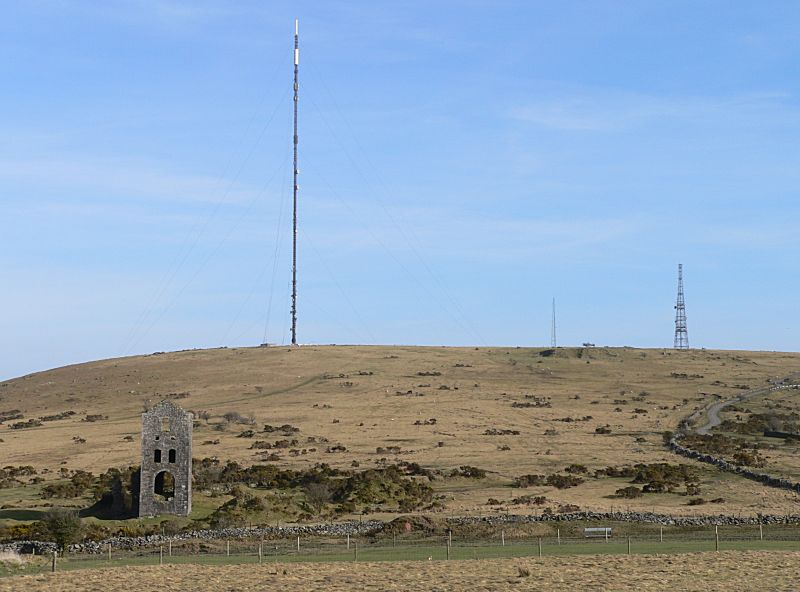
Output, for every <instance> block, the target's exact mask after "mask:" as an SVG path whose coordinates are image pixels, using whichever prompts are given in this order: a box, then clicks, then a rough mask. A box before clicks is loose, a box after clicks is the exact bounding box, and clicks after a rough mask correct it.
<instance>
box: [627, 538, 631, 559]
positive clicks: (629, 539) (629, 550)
mask: <svg viewBox="0 0 800 592" xmlns="http://www.w3.org/2000/svg"><path fill="white" fill-rule="evenodd" d="M630 554H631V537H628V555H630Z"/></svg>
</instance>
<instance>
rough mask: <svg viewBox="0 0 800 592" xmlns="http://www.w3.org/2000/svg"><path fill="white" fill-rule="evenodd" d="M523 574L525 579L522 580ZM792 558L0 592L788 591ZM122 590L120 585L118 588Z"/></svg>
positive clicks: (84, 580)
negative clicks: (125, 590)
mask: <svg viewBox="0 0 800 592" xmlns="http://www.w3.org/2000/svg"><path fill="white" fill-rule="evenodd" d="M525 573H529V574H530V575H527V576H526V575H522V574H525ZM799 578H800V553H795V552H793V553H777V552H755V551H752V552H732V551H731V552H722V553H693V554H686V555H669V556H665V555H661V556H658V555H640V556H636V555H634V556H630V557H627V556H577V557H576V556H572V557H546V558H543V559H493V560H476V561H469V560H468V561H449V562H445V561H431V562H427V561H426V562H395V563H328V564H319V563H316V564H309V563H307V564H273V565H269V566H266V565H262V566H259V565H236V566H230V565H227V566H213V567H212V566H196V565H181V566H178V565H169V566H163V567H159V566H154V567H124V568H114V569H94V570H81V571H75V572H66V573H58V574H47V575H42V576H14V577H9V578H5V579H2V580H0V591H2V592H6V591H8V592H11V591H16V590H27V591H30V592H36V591H39V590H41V591H48V592H82V591H87V592H88V591H97V592H112V591H116V590H119V589H120V587H122V586H123V585H124V586H125V587H129V588H132V589H134V588H135V589H136V590H142V591H145V590H170V591H171V592H194V591H205V590H208V591H212V590H213V591H215V592H217V591H225V592H234V591H236V592H251V591H252V592H255V591H261V590H272V589H274V590H287V591H294V590H327V591H329V592H338V591H343V592H345V591H346V592H353V591H354V590H397V591H400V590H404V591H417V590H419V591H421V590H459V591H473V590H476V591H477V590H481V591H484V590H618V591H624V590H639V591H642V590H643V591H648V590H650V591H656V590H659V591H660V590H704V591H707V592H711V591H726V592H731V591H738V590H754V589H758V590H763V591H782V590H786V591H788V590H796V589H797V581H798V579H799ZM123 582H124V584H122V583H123Z"/></svg>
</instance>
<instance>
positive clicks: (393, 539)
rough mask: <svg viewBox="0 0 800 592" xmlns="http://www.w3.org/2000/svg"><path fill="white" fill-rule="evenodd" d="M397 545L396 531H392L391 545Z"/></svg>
mask: <svg viewBox="0 0 800 592" xmlns="http://www.w3.org/2000/svg"><path fill="white" fill-rule="evenodd" d="M396 546H397V533H394V532H393V533H392V547H396Z"/></svg>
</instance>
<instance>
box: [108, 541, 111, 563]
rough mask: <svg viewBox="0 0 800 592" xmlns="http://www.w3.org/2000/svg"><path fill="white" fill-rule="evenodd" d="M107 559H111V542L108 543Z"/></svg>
mask: <svg viewBox="0 0 800 592" xmlns="http://www.w3.org/2000/svg"><path fill="white" fill-rule="evenodd" d="M108 560H109V561H111V543H108Z"/></svg>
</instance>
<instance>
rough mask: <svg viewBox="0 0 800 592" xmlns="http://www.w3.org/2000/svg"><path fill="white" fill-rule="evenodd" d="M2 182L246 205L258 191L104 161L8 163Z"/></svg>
mask: <svg viewBox="0 0 800 592" xmlns="http://www.w3.org/2000/svg"><path fill="white" fill-rule="evenodd" d="M0 180H9V181H13V180H23V181H26V182H29V183H30V184H31V186H33V187H35V186H36V184H37V182H39V181H43V182H46V183H47V185H48V187H53V186H58V187H61V188H68V189H76V190H86V189H90V190H92V191H97V192H102V193H103V194H104V196H105V198H107V199H109V200H116V199H124V200H129V199H131V198H137V197H138V198H150V199H152V198H158V199H160V200H164V201H176V202H220V201H225V202H232V203H236V202H243V201H248V200H250V199H252V198H253V197H254V196H255V191H254V190H252V189H248V188H246V187H244V186H242V185H240V184H232V183H231V182H230V181H229V180H227V179H221V178H215V177H211V176H206V175H181V174H177V173H173V172H169V171H164V170H161V169H159V168H157V167H155V166H147V165H138V164H132V163H124V162H118V161H104V160H47V159H41V160H40V159H29V160H4V161H2V162H0Z"/></svg>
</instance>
